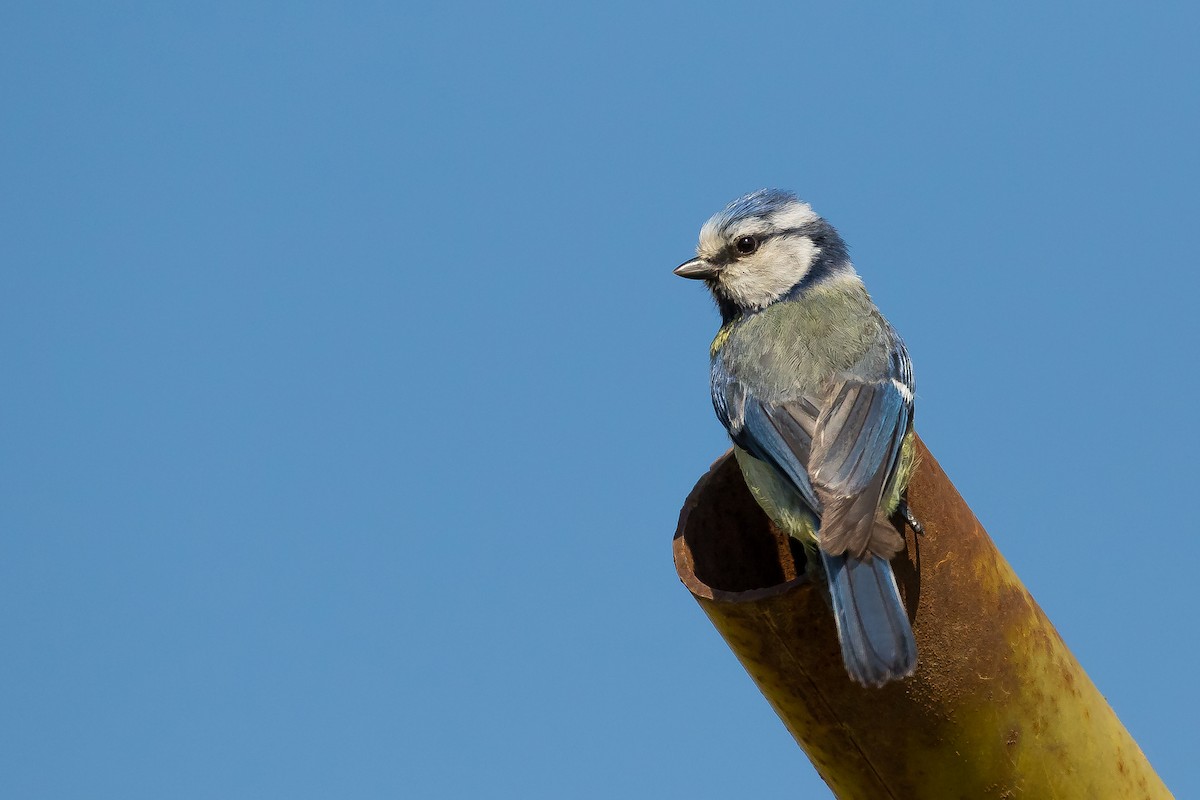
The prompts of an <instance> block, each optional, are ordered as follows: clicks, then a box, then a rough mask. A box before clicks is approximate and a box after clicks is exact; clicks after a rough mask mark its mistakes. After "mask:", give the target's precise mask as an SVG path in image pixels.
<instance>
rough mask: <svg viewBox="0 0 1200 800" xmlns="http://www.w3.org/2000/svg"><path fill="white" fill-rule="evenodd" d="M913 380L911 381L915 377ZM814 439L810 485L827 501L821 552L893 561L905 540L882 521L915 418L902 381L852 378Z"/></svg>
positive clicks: (835, 395)
mask: <svg viewBox="0 0 1200 800" xmlns="http://www.w3.org/2000/svg"><path fill="white" fill-rule="evenodd" d="M910 380H911V378H910ZM827 397H828V399H827V401H826V402H825V403H823V404H822V408H821V413H820V415H819V416H818V418H817V422H816V426H815V428H814V430H813V434H812V448H811V451H810V454H809V459H808V472H809V479H810V480H811V482H812V486H813V489H814V490H815V492H816V495H817V497H818V498H819V499H820V501H821V505H822V507H823V513H822V515H821V533H820V543H821V549H822V550H824V551H826V552H828V553H830V554H832V555H841V554H843V553H845V554H849V555H851V556H854V557H857V558H862V557H863V556H865V555H866V554H868V553H871V554H875V555H882V556H885V557H889V558H890V557H891V556H892V555H895V554H896V552H898V551H899V550H900V549H901V548H902V547H903V544H904V543H903V540H902V539H901V537H900V536H899V534H897V533H896V532H895V530H894V529H892V528H891V527H890V526H889V525H887V524H886V522H884V521H882V520H879V519H878V514H879V506H880V503H881V502H882V499H883V494H884V492H885V491H886V489H887V488H888V485H889V484H890V482H891V479H892V475H893V473H894V472H895V470H896V465H897V462H898V461H899V458H900V448H901V445H902V444H903V442H904V436H905V434H907V432H908V427H909V420H910V418H911V416H912V392H911V390H910V389H909V388H908V386H907V385H906V383H904V382H901V381H900V380H892V379H884V380H878V381H865V380H861V379H856V378H847V379H844V380H842V381H839V382H838V383H836V384H834V385H833V386H832V387H831V389H830V392H829V394H828V396H827Z"/></svg>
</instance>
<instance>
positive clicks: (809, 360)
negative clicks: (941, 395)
mask: <svg viewBox="0 0 1200 800" xmlns="http://www.w3.org/2000/svg"><path fill="white" fill-rule="evenodd" d="M873 311H874V308H873V307H872V306H871V305H870V300H869V299H866V304H865V305H864V304H863V303H862V302H860V301H857V300H856V299H855V298H853V297H845V296H842V297H838V296H836V295H835V296H833V297H830V298H827V302H810V301H809V300H808V299H807V298H806V299H804V300H797V301H790V302H782V303H777V304H775V305H773V306H770V307H769V308H766V309H764V310H763V311H760V312H758V313H757V314H753V315H751V316H748V317H746V318H743V319H741V320H738V321H735V322H733V323H732V324H730V325H728V326H726V327H725V328H722V330H721V332H720V333H718V334H717V338H716V339H715V340H714V342H713V359H714V361H716V360H717V359H720V362H721V367H722V368H723V370H724V371H725V372H727V373H728V374H729V375H730V376H731V377H733V378H736V379H737V380H739V381H742V382H744V383H746V384H747V385H749V386H751V387H753V388H754V390H755V393H756V394H758V395H759V397H760V399H763V400H767V401H772V400H784V399H791V398H794V397H796V396H798V395H812V394H815V393H817V392H819V391H821V390H822V389H823V388H824V387H825V386H827V385H828V384H829V382H830V381H831V380H833V379H834V377H836V376H837V375H839V374H842V373H845V372H848V371H850V370H852V369H854V368H856V367H861V366H863V365H864V362H871V361H873V360H880V361H881V365H882V363H884V362H886V356H887V352H888V348H887V346H886V342H885V335H884V330H883V326H882V324H881V321H880V319H879V317H878V313H877V312H876V313H871V312H873ZM875 351H878V355H879V359H874V358H873V356H874V355H875ZM866 366H868V367H869V366H870V365H869V364H867V365H866Z"/></svg>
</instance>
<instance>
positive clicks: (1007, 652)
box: [674, 442, 1171, 800]
mask: <svg viewBox="0 0 1200 800" xmlns="http://www.w3.org/2000/svg"><path fill="white" fill-rule="evenodd" d="M917 447H918V454H919V466H918V468H917V471H916V474H915V475H914V477H913V479H912V483H911V484H910V487H909V493H908V499H909V504H910V506H911V508H912V509H913V512H914V513H915V515H916V516H917V518H918V519H920V520H921V522H922V523H923V525H924V528H925V535H924V536H920V537H917V536H915V535H914V534H913V533H912V532H911V531H909V530H905V531H904V532H905V534H906V537H907V543H908V548H907V550H906V551H905V553H903V554H901V555H900V556H898V557H897V558H896V559H895V561H894V562H893V564H894V567H895V571H896V577H897V580H898V581H899V583H900V586H901V591H902V592H903V593H904V597H905V603H906V606H907V608H908V611H909V616H910V618H911V619H912V620H913V630H914V633H915V634H916V638H917V648H918V653H919V663H918V666H917V671H916V673H915V674H914V675H913V676H912V677H911V678H908V679H905V680H903V681H900V682H897V683H893V684H889V685H887V686H885V687H883V688H882V689H866V688H863V687H860V686H858V685H856V684H854V683H852V682H851V681H850V679H849V678H848V677H847V675H846V671H845V668H844V667H843V665H842V658H841V655H840V650H839V649H838V643H837V631H836V629H835V627H834V621H833V614H832V612H831V611H830V610H829V606H828V604H827V602H826V600H825V598H824V597H823V595H822V593H821V591H819V590H818V589H817V588H816V587H814V586H813V585H812V584H811V583H810V582H809V580H808V579H807V578H806V577H805V575H804V568H803V563H802V559H803V558H804V556H803V552H802V550H801V549H800V548H799V547H797V546H795V545H793V544H792V543H791V542H790V540H789V539H788V537H787V536H785V535H783V534H782V533H780V532H779V531H777V530H774V529H773V527H772V526H771V525H770V523H769V522H768V520H767V518H766V516H765V515H764V514H763V513H762V511H761V510H760V509H759V508H758V506H757V504H756V503H755V502H754V500H753V498H751V496H750V493H749V492H748V491H747V489H746V486H745V483H744V482H743V481H742V477H741V472H740V471H739V470H738V467H737V464H736V462H735V461H734V459H733V457H732V455H730V454H728V453H727V454H726V455H725V456H723V457H722V458H721V459H719V460H718V461H717V462H716V463H715V464H714V465H713V468H712V469H711V470H710V472H709V473H708V474H707V475H705V476H704V477H703V478H701V479H700V482H699V483H697V484H696V488H695V489H694V490H693V491H692V493H691V495H690V496H689V497H688V499H687V502H686V503H685V504H684V508H683V511H682V512H681V514H680V520H679V529H678V531H677V533H676V536H675V544H674V551H675V565H676V568H677V570H678V572H679V577H680V579H681V580H682V581H683V583H684V585H686V586H687V587H688V589H689V590H690V591H691V592H692V594H693V595H694V596H695V597H696V600H697V601H698V602H699V603H700V606H701V607H702V608H703V609H704V611H705V613H707V614H708V616H709V618H710V619H711V620H712V622H713V624H714V625H715V626H716V628H717V630H718V631H720V633H721V635H722V636H723V637H724V638H725V640H726V642H728V644H729V646H730V647H731V648H732V649H733V651H734V653H735V654H736V655H737V657H738V659H739V660H740V661H741V662H742V665H743V666H744V667H745V668H746V671H747V672H749V673H750V676H751V678H753V679H754V681H755V683H757V684H758V687H759V689H760V690H761V691H762V693H763V694H764V695H765V696H766V698H767V700H768V701H769V702H770V703H771V705H772V707H773V708H774V709H775V711H776V712H777V713H778V714H779V716H780V718H781V719H782V720H783V722H784V724H785V725H786V726H787V728H788V730H789V731H790V732H791V733H792V735H793V736H794V737H795V739H796V741H797V742H798V743H799V744H800V746H801V748H803V750H804V752H805V753H806V754H807V755H808V757H809V759H810V760H811V761H812V763H813V765H814V766H815V767H816V769H817V772H818V773H820V775H821V777H822V779H824V781H825V782H826V783H827V784H829V786H830V788H831V789H832V790H833V793H834V795H835V796H837V797H838V798H841V799H842V800H855V799H857V798H862V800H880V798H897V799H903V800H909V799H910V798H911V800H920V799H921V798H930V800H952V799H953V798H970V800H979V799H980V798H997V800H999V799H1000V798H1034V799H1035V800H1043V799H1044V800H1049V799H1050V798H1059V799H1060V800H1072V799H1074V798H1079V800H1107V798H1112V799H1113V800H1133V799H1134V798H1148V799H1149V800H1159V799H1160V798H1169V797H1171V794H1170V792H1168V791H1167V788H1166V786H1164V785H1163V783H1162V781H1161V780H1160V779H1159V777H1158V775H1157V774H1155V772H1154V770H1153V768H1152V767H1151V766H1150V764H1149V762H1148V761H1147V760H1146V757H1145V756H1144V755H1143V754H1142V751H1141V750H1140V749H1139V748H1138V746H1137V743H1136V742H1135V741H1134V740H1133V739H1132V737H1130V735H1129V734H1128V732H1126V730H1125V728H1124V727H1123V726H1122V725H1121V722H1120V720H1118V719H1117V717H1116V715H1115V714H1114V713H1113V711H1112V709H1111V708H1110V707H1109V705H1108V703H1107V702H1106V701H1105V699H1104V697H1103V696H1102V695H1101V694H1100V692H1099V691H1098V690H1097V689H1096V687H1095V686H1094V685H1093V684H1092V682H1091V680H1089V679H1088V677H1087V674H1086V673H1085V672H1084V671H1083V668H1082V667H1081V666H1080V665H1079V662H1078V661H1076V660H1075V657H1074V656H1073V655H1071V653H1070V651H1069V650H1067V647H1066V645H1065V644H1064V643H1063V640H1062V638H1061V637H1060V636H1059V635H1058V632H1057V631H1055V630H1054V626H1053V625H1051V624H1050V621H1049V620H1048V619H1047V618H1046V615H1045V614H1044V613H1043V612H1042V610H1041V609H1040V608H1039V607H1038V605H1037V603H1035V602H1034V601H1033V598H1032V597H1030V595H1029V592H1028V591H1026V589H1025V587H1024V586H1023V585H1022V584H1021V581H1020V580H1019V579H1018V578H1017V576H1016V574H1015V573H1014V572H1013V571H1012V568H1011V567H1010V566H1009V565H1008V562H1006V561H1005V560H1004V558H1003V557H1002V556H1001V555H1000V553H999V551H997V550H996V547H995V545H994V544H993V543H992V540H991V538H989V537H988V535H987V532H986V531H984V529H983V527H982V526H981V525H980V524H979V521H978V520H977V519H975V515H974V514H973V513H972V512H971V509H970V508H969V507H968V506H967V504H966V503H965V502H964V501H963V499H962V497H960V496H959V494H958V492H957V491H956V490H955V488H954V486H953V484H951V483H950V480H949V479H948V478H947V477H946V474H945V473H944V472H943V471H942V469H941V467H940V466H939V465H938V463H937V462H936V461H935V460H934V458H933V456H932V455H930V454H929V451H928V450H927V449H926V448H925V446H924V444H921V443H919V442H918V445H917ZM798 561H799V562H800V566H799V568H797V566H796V565H797V562H798Z"/></svg>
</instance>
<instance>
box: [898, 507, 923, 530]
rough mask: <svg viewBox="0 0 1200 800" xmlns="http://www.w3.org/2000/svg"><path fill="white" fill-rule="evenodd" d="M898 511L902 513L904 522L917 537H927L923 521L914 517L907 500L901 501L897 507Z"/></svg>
mask: <svg viewBox="0 0 1200 800" xmlns="http://www.w3.org/2000/svg"><path fill="white" fill-rule="evenodd" d="M896 510H897V511H899V512H900V516H902V517H904V521H905V522H907V523H908V527H910V528H912V529H913V533H915V534H917V536H924V535H925V526H924V525H922V524H921V521H920V520H919V519H917V518H916V517H915V516H913V513H912V509H911V508H909V507H908V501H907V500H901V501H900V505H898V506H896Z"/></svg>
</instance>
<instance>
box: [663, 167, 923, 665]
mask: <svg viewBox="0 0 1200 800" xmlns="http://www.w3.org/2000/svg"><path fill="white" fill-rule="evenodd" d="M675 274H676V275H679V276H681V277H684V278H695V279H699V280H703V281H704V282H705V283H706V284H707V285H708V288H709V290H710V291H711V292H712V295H713V297H714V298H715V299H716V302H717V307H718V309H719V310H720V313H721V328H720V330H719V331H718V332H717V336H716V338H715V339H714V340H713V342H712V347H711V348H710V355H711V357H712V400H713V406H714V407H715V408H716V412H717V417H719V418H720V420H721V422H722V423H723V424H724V425H725V428H726V429H727V430H728V431H729V436H730V438H731V439H732V440H733V444H734V454H735V455H736V457H737V462H738V464H739V466H740V467H741V470H742V475H743V476H744V477H745V479H746V484H747V486H749V488H750V491H751V493H752V494H753V495H754V498H755V499H756V500H757V501H758V503H759V505H760V506H762V508H763V510H764V511H765V512H766V513H767V515H768V516H769V517H770V518H771V519H772V520H773V521H774V522H775V524H776V525H777V526H778V527H779V528H781V529H782V530H784V531H786V532H787V533H788V534H790V535H791V536H793V537H795V538H796V539H798V540H799V541H800V542H801V543H802V544H803V545H804V547H805V552H806V554H807V555H808V557H809V563H810V564H812V565H816V564H818V563H819V564H820V565H821V567H822V569H820V570H819V572H823V573H824V576H825V581H826V582H827V583H828V586H829V595H830V601H831V605H832V606H833V612H834V616H835V618H836V621H837V631H838V638H839V640H840V642H841V649H842V659H843V660H844V661H845V664H846V670H847V671H848V672H849V673H850V677H851V678H852V679H854V680H855V681H857V682H858V683H860V684H862V685H864V686H882V685H883V684H885V683H887V682H888V681H892V680H896V679H899V678H903V677H906V676H908V675H911V674H912V672H913V670H914V669H916V666H917V646H916V642H915V641H914V639H913V632H912V627H911V625H910V624H909V621H908V615H907V614H906V613H905V610H904V605H903V604H902V602H901V599H900V591H899V589H898V588H897V586H896V578H895V575H894V574H893V573H892V566H891V563H890V560H891V558H892V557H893V556H895V555H896V554H897V553H899V552H900V551H901V550H902V549H903V548H904V538H903V537H902V536H901V535H900V534H899V533H897V531H896V529H895V528H894V527H893V526H892V524H891V523H890V522H889V517H891V516H892V515H893V514H895V513H897V511H899V512H900V513H901V514H903V515H904V516H905V518H907V519H908V520H909V521H910V523H912V524H913V527H914V529H918V530H919V524H918V523H917V522H916V520H915V519H913V518H912V515H911V514H910V513H909V512H908V509H907V505H906V504H905V503H904V502H903V500H904V491H905V488H906V486H907V484H908V479H909V476H910V475H911V474H912V470H913V466H914V455H913V453H914V449H913V376H912V366H911V364H910V362H909V359H908V352H907V351H906V350H905V347H904V343H903V342H902V341H901V340H900V337H899V336H898V335H897V334H896V332H895V331H894V330H893V329H892V326H891V325H890V324H889V323H888V321H887V320H886V319H884V318H883V315H882V314H880V313H879V310H878V309H877V308H876V307H875V304H874V303H873V302H872V301H871V298H870V296H869V295H868V294H867V290H866V288H865V287H864V286H863V283H862V280H861V279H860V278H859V276H858V274H857V273H856V272H855V271H854V267H853V266H852V265H851V263H850V258H849V256H848V255H847V252H846V245H845V242H843V241H842V238H841V236H839V235H838V232H837V231H836V230H834V228H833V226H832V225H830V224H829V223H828V222H826V221H825V220H824V219H822V218H821V217H819V216H818V215H817V214H816V213H814V212H813V210H812V208H811V207H810V206H809V205H808V204H807V203H804V202H802V201H801V200H799V199H798V198H797V197H796V196H795V195H793V194H791V193H789V192H783V191H779V190H774V189H763V190H761V191H757V192H754V193H752V194H748V195H746V196H745V197H741V198H739V199H737V200H734V201H733V202H732V203H730V204H729V205H728V206H726V207H725V209H724V210H722V211H721V212H719V213H717V214H716V215H714V216H713V217H712V218H711V219H710V220H708V222H706V223H705V224H704V227H703V228H702V229H701V231H700V242H699V244H698V246H697V247H696V258H693V259H691V260H690V261H686V262H684V263H683V264H681V265H680V266H679V267H678V268H677V269H676V270H675Z"/></svg>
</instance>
